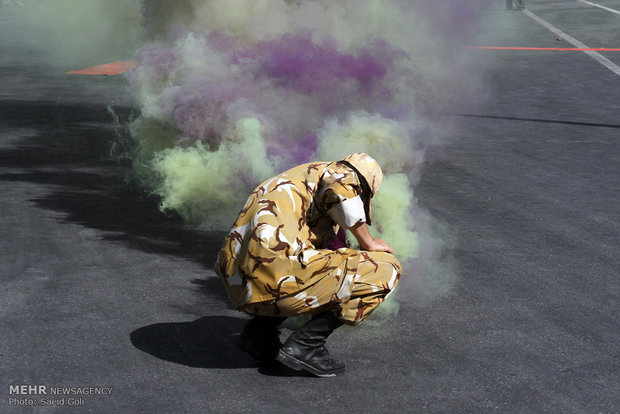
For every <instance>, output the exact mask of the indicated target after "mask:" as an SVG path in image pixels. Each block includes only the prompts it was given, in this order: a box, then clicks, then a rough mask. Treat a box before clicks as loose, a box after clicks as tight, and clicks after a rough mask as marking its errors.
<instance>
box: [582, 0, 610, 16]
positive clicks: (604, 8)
mask: <svg viewBox="0 0 620 414" xmlns="http://www.w3.org/2000/svg"><path fill="white" fill-rule="evenodd" d="M578 1H580V2H582V3H585V4H589V5H590V6H594V7H600V8H601V9H603V10H607V11H609V12H612V13H616V14H620V11H618V10H616V9H610V8H609V7H605V6H601V5H600V4H596V3H592V2H591V1H586V0H578Z"/></svg>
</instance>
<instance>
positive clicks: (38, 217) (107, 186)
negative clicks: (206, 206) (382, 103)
mask: <svg viewBox="0 0 620 414" xmlns="http://www.w3.org/2000/svg"><path fill="white" fill-rule="evenodd" d="M496 3H497V4H494V5H493V6H490V7H489V10H488V16H487V18H488V19H493V20H494V21H496V22H497V23H500V26H502V27H505V30H503V31H502V32H501V33H500V34H499V35H495V36H493V38H481V39H480V41H481V44H483V43H487V45H491V44H492V45H500V46H536V47H558V46H560V45H561V47H571V46H570V45H568V44H566V42H564V41H563V40H559V41H558V40H556V36H555V35H554V34H553V33H551V32H549V31H548V30H547V29H546V28H544V27H542V26H541V25H539V24H538V23H537V22H535V21H534V20H532V19H530V18H529V17H528V16H526V15H525V14H523V13H520V12H505V11H503V10H502V9H503V2H496ZM600 3H601V4H604V5H606V6H607V7H611V8H615V9H617V10H620V1H617V0H616V1H605V2H602V1H601V2H600ZM527 6H528V8H529V9H530V10H531V11H532V12H534V13H535V14H536V15H538V16H540V17H541V18H543V19H545V20H546V21H548V22H550V23H551V24H553V25H554V26H556V27H558V28H560V29H561V30H563V31H565V32H566V33H569V34H570V35H571V36H573V37H575V38H576V39H579V40H581V41H582V42H584V43H585V44H587V45H588V46H591V47H601V46H604V47H608V48H611V47H620V37H619V36H618V28H619V27H620V15H614V14H613V13H610V12H606V11H604V10H601V9H596V8H592V7H588V6H587V5H585V4H584V3H581V2H576V1H530V2H527ZM0 47H1V48H2V53H0V63H1V65H0V82H1V88H0V188H2V191H1V193H0V277H1V278H2V279H1V280H2V288H1V289H0V327H1V332H2V340H1V341H0V372H2V379H1V381H0V397H1V399H2V400H1V401H0V412H11V413H12V412H16V413H21V412H24V413H26V412H28V413H29V412H36V413H45V412H63V413H64V412H95V413H184V412H188V413H189V412H191V413H194V412H208V413H243V412H253V413H289V412H299V413H306V412H308V413H309V412H326V413H331V412H334V413H335V412H341V413H342V412H345V413H349V412H360V413H373V412H378V413H403V412H412V413H418V412H441V413H453V412H454V413H457V412H476V413H477V412H502V413H503V412H523V413H532V412H558V413H560V412H561V413H616V412H619V411H620V408H619V407H620V391H619V390H620V375H619V373H620V322H619V320H618V315H619V314H620V281H619V280H618V276H619V273H620V272H619V270H620V254H619V253H620V220H619V216H620V215H619V214H618V213H619V208H618V206H619V205H620V121H619V119H618V113H619V111H620V76H618V75H616V74H614V73H613V72H611V71H610V70H609V69H607V68H605V67H604V66H602V65H601V64H600V63H598V62H597V61H596V60H594V59H592V58H591V57H590V56H587V55H586V54H584V53H581V52H538V51H488V50H472V51H471V53H472V54H476V58H477V61H478V62H479V64H480V68H481V70H484V76H483V80H484V87H483V88H482V91H483V93H482V94H481V96H480V97H479V99H477V100H473V101H472V100H470V105H467V106H465V105H457V104H455V105H453V106H451V107H448V108H445V111H444V113H443V114H441V117H442V119H447V120H450V122H451V124H452V125H453V126H454V129H453V133H454V135H455V137H454V140H452V141H451V144H450V145H446V146H445V147H444V148H441V149H435V150H434V151H435V152H434V154H435V156H434V157H433V160H432V161H429V162H428V163H427V164H426V165H425V167H424V170H423V175H422V180H421V182H420V183H419V184H418V186H417V187H416V196H417V197H418V202H419V204H420V205H421V206H423V207H425V208H427V209H429V210H430V212H431V213H432V214H433V215H434V216H435V217H437V218H439V219H441V220H443V221H444V222H445V223H447V224H448V225H449V228H450V229H451V232H452V233H454V234H455V235H456V237H457V239H458V244H457V246H456V247H455V250H454V259H455V262H456V266H457V274H458V277H457V280H456V282H455V285H454V286H453V287H452V289H451V290H450V292H448V294H446V295H444V296H442V297H439V298H437V299H436V300H434V301H432V302H430V303H424V304H421V303H412V302H408V301H402V303H401V307H400V312H399V314H398V315H396V316H394V317H392V318H390V319H388V320H382V319H381V318H377V319H375V320H369V321H368V323H366V324H364V325H362V326H360V327H359V328H347V327H344V328H341V329H339V330H338V331H336V332H335V333H334V335H333V336H332V337H331V338H330V340H329V344H330V350H331V352H332V353H333V354H334V355H335V356H337V357H338V358H341V359H343V360H345V361H346V363H347V373H346V374H345V375H344V376H342V377H337V378H334V379H328V380H325V379H317V378H312V377H308V376H304V375H298V374H296V373H293V372H290V371H287V370H285V369H283V368H278V367H272V368H265V367H258V366H257V365H255V364H254V362H253V361H252V360H251V359H250V358H249V357H247V356H246V355H244V354H242V353H241V352H240V351H238V350H237V349H236V348H235V347H234V341H235V338H236V335H238V333H239V332H240V330H241V328H242V326H243V324H244V323H245V317H244V316H243V315H241V314H239V313H238V312H236V311H235V310H233V309H232V308H231V307H230V306H229V305H228V303H227V300H226V298H225V296H224V293H223V291H222V289H221V287H220V282H219V281H218V280H217V279H216V277H215V276H214V272H213V269H212V263H213V261H214V257H215V254H216V252H217V250H218V248H219V245H220V241H221V239H222V233H221V232H208V231H203V230H201V229H196V228H191V227H188V226H185V225H184V224H183V223H182V221H181V220H180V219H179V218H178V217H176V216H175V215H173V214H168V215H165V214H162V213H160V212H159V211H158V210H157V200H155V199H153V198H151V197H149V196H147V195H145V194H143V193H142V192H141V191H139V190H138V189H137V188H135V186H133V185H132V184H131V183H127V182H126V180H125V177H126V172H127V169H128V167H127V166H126V165H125V164H124V163H123V162H120V163H119V162H115V161H113V160H111V159H110V154H111V153H112V154H114V153H115V151H114V148H113V143H114V142H115V141H116V137H117V135H116V132H117V131H118V129H119V128H120V131H121V132H122V123H123V122H125V121H127V120H128V119H129V118H130V117H131V116H132V115H134V114H135V112H134V111H135V110H134V109H133V108H132V104H131V99H130V97H129V96H128V95H127V92H126V91H125V88H124V81H123V79H122V78H121V77H103V78H93V77H89V78H79V77H71V76H67V75H64V74H63V71H62V70H61V69H60V68H57V67H47V66H45V65H44V64H43V63H42V60H43V59H41V58H40V57H39V56H38V55H37V54H35V53H26V52H25V51H23V50H20V49H18V48H14V47H11V46H10V45H6V44H1V43H0ZM604 54H605V56H607V57H608V58H609V59H610V60H612V61H613V62H615V63H616V64H618V65H620V52H615V54H614V52H606V53H604ZM109 106H110V107H111V108H113V109H114V111H115V112H116V114H117V115H118V116H119V117H120V126H119V125H118V124H116V123H115V122H114V121H113V118H112V117H111V116H110V112H109V109H108V107H109ZM403 277H407V275H406V272H405V275H404V276H403ZM288 332H290V331H288V330H286V332H285V334H286V333H288ZM18 385H29V386H33V385H44V386H46V387H47V389H48V395H40V394H37V395H15V393H13V394H11V393H10V391H11V389H12V388H11V387H15V386H18ZM55 387H93V388H96V389H97V390H98V391H101V392H105V394H103V395H77V396H76V395H68V396H65V398H64V405H62V406H58V407H48V406H43V405H42V404H41V402H40V399H41V398H42V397H45V398H48V399H53V398H61V397H62V396H54V395H49V391H50V389H51V388H55ZM13 390H15V388H13ZM106 390H107V391H106ZM108 392H109V393H108ZM10 398H17V399H20V400H26V399H29V398H31V399H33V400H35V401H37V402H39V405H38V406H36V407H24V406H19V405H16V403H13V404H11V405H9V399H10ZM69 398H75V399H74V400H72V401H71V402H73V403H76V404H78V405H77V406H69ZM80 398H83V399H82V400H80Z"/></svg>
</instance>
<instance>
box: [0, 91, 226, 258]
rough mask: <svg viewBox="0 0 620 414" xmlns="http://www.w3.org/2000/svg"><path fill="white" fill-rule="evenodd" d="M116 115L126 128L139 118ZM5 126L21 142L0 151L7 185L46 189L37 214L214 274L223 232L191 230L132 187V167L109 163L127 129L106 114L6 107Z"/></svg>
mask: <svg viewBox="0 0 620 414" xmlns="http://www.w3.org/2000/svg"><path fill="white" fill-rule="evenodd" d="M114 112H115V113H116V115H117V116H119V118H120V120H121V124H122V123H124V122H127V121H128V120H129V119H130V118H131V116H132V114H133V110H132V109H131V108H115V109H114ZM1 125H4V126H6V127H8V129H7V130H6V131H7V133H8V134H12V135H13V136H14V138H16V139H15V140H14V141H12V142H11V143H9V144H8V145H3V147H2V148H1V149H0V165H2V167H3V173H1V174H0V181H12V182H27V183H36V184H40V185H42V187H43V189H45V190H47V191H46V194H45V195H43V196H39V197H36V198H32V199H30V200H29V201H31V202H34V203H35V205H36V206H38V207H41V208H44V209H47V210H52V211H56V212H60V213H62V218H61V220H63V221H66V222H71V223H76V224H79V225H82V226H85V227H89V228H93V229H97V230H101V231H103V232H105V233H104V234H102V235H101V236H100V237H101V238H102V239H104V240H111V241H117V242H122V243H124V244H125V245H127V246H128V247H130V248H134V249H138V250H141V251H144V252H147V253H156V254H167V255H175V256H181V257H183V258H187V259H190V260H193V261H195V262H198V263H200V264H201V265H203V266H204V267H205V268H208V269H212V267H213V263H214V262H215V259H216V254H217V252H218V250H219V247H220V245H221V241H222V240H223V238H224V232H218V231H205V230H201V229H197V228H191V227H189V226H187V225H185V224H184V222H183V220H182V219H181V218H180V217H179V216H178V215H176V214H174V213H169V214H167V213H166V214H165V213H162V212H161V211H159V209H158V203H159V200H158V198H157V197H154V196H151V195H149V194H147V193H145V192H144V191H143V190H141V189H140V188H138V186H137V185H136V184H133V183H131V182H129V181H128V179H127V178H128V176H129V174H130V170H131V167H130V166H129V165H128V163H122V162H115V161H113V160H112V159H111V156H110V151H111V149H112V148H113V147H114V146H115V145H117V144H118V143H117V139H118V137H117V135H116V133H117V132H118V128H122V127H119V125H117V124H114V122H113V119H112V117H111V115H110V111H109V108H108V107H107V106H104V105H72V104H67V105H64V104H61V103H50V102H20V101H2V109H1V110H0V126H1ZM125 133H126V131H125Z"/></svg>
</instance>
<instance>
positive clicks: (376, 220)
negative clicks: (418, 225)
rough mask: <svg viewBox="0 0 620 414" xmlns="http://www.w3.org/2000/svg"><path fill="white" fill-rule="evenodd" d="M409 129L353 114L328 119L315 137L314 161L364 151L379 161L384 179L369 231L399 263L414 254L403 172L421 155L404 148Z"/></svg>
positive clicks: (407, 183)
mask: <svg viewBox="0 0 620 414" xmlns="http://www.w3.org/2000/svg"><path fill="white" fill-rule="evenodd" d="M408 130H409V126H408V125H406V124H404V123H402V122H398V121H395V120H392V119H387V118H384V117H382V116H380V115H378V114H368V113H366V112H362V111H360V112H355V113H352V114H350V115H349V116H348V117H347V119H345V120H344V121H339V120H334V119H332V120H329V121H327V122H326V123H325V125H324V127H323V128H322V130H321V134H320V135H319V146H318V158H320V159H326V160H339V159H342V158H344V157H345V156H346V155H347V154H351V153H354V152H365V153H367V154H368V155H370V156H371V157H373V158H374V159H376V160H377V162H379V165H381V169H382V170H383V172H384V175H385V176H384V179H383V183H382V184H381V187H380V188H379V191H378V192H377V194H376V195H375V197H374V198H373V200H372V209H373V226H372V227H373V228H372V232H373V233H377V236H378V237H381V238H383V239H384V240H385V241H386V242H387V243H388V244H389V245H390V246H391V247H392V248H393V249H394V253H395V255H396V256H397V257H399V258H400V259H401V260H407V259H413V258H415V257H416V255H417V252H418V235H417V233H416V232H415V231H414V230H413V225H414V221H413V216H412V214H411V207H412V206H413V203H414V198H413V187H412V185H411V183H410V181H409V178H408V177H407V175H405V174H404V173H402V171H403V170H405V168H406V169H408V170H412V169H415V168H413V167H412V165H411V164H412V162H416V161H418V162H420V161H421V157H422V154H421V153H416V152H415V151H411V150H410V149H408V148H407V145H406V142H407V134H408Z"/></svg>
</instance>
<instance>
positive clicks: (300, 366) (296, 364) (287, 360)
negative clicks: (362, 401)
mask: <svg viewBox="0 0 620 414" xmlns="http://www.w3.org/2000/svg"><path fill="white" fill-rule="evenodd" d="M276 360H278V361H279V362H281V363H283V364H284V365H286V366H287V367H289V368H291V369H294V370H295V371H306V372H309V373H311V374H312V375H316V376H317V377H321V378H331V377H335V376H337V375H342V374H344V370H345V368H344V367H342V368H340V369H335V370H332V371H320V370H318V369H316V368H314V367H313V366H311V365H308V364H306V363H305V362H303V361H301V360H299V359H297V358H294V357H292V356H290V355H289V354H287V353H285V352H284V351H282V350H280V351H279V352H278V356H277V357H276Z"/></svg>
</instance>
